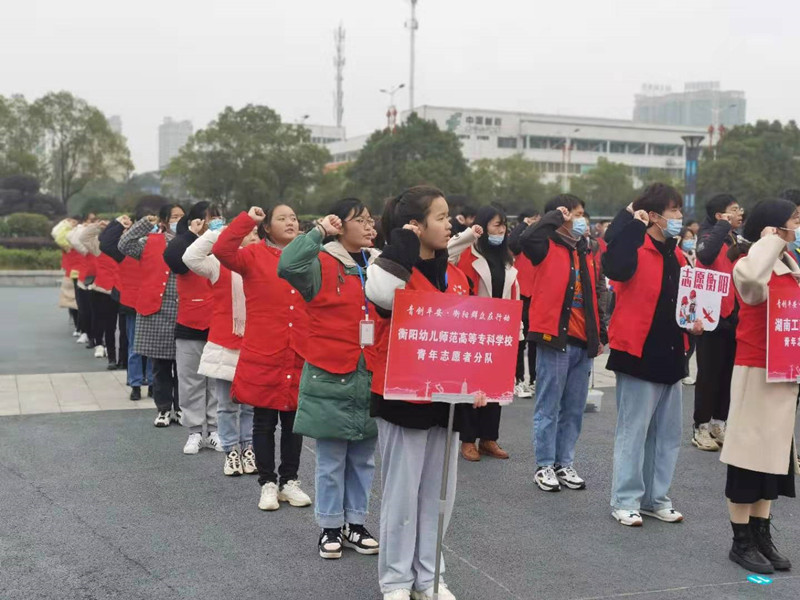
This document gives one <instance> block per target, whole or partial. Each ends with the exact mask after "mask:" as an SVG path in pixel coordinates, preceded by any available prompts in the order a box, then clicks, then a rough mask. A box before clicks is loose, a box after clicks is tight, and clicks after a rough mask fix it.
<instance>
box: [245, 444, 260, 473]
mask: <svg viewBox="0 0 800 600" xmlns="http://www.w3.org/2000/svg"><path fill="white" fill-rule="evenodd" d="M242 470H243V471H244V474H245V475H253V474H254V473H258V467H257V466H256V453H255V452H253V447H252V446H248V447H247V448H245V449H244V452H242Z"/></svg>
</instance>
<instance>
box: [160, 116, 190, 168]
mask: <svg viewBox="0 0 800 600" xmlns="http://www.w3.org/2000/svg"><path fill="white" fill-rule="evenodd" d="M193 132H194V128H193V127H192V122H191V121H174V120H173V119H172V118H171V117H164V122H163V123H162V124H161V125H159V126H158V168H159V169H163V168H164V167H166V166H167V165H168V164H169V161H171V160H172V159H173V158H175V157H176V156H178V154H179V153H180V150H181V148H183V146H184V145H185V144H186V141H187V140H188V139H189V138H190V137H191V136H192V133H193Z"/></svg>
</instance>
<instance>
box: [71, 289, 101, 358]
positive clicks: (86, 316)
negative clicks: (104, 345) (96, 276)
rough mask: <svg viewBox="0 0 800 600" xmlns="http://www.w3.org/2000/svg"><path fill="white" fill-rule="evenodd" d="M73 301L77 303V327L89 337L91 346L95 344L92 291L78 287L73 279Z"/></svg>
mask: <svg viewBox="0 0 800 600" xmlns="http://www.w3.org/2000/svg"><path fill="white" fill-rule="evenodd" d="M75 302H76V303H77V304H78V324H79V327H78V329H80V330H81V333H85V334H86V335H87V336H88V337H89V341H90V342H91V343H92V346H96V345H97V344H95V343H94V342H95V340H94V337H93V336H94V330H93V329H92V292H90V291H89V290H84V289H82V288H79V287H78V280H77V279H76V280H75Z"/></svg>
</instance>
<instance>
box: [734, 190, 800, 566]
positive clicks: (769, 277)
mask: <svg viewBox="0 0 800 600" xmlns="http://www.w3.org/2000/svg"><path fill="white" fill-rule="evenodd" d="M743 234H744V238H745V239H746V240H747V244H746V245H747V246H749V250H748V249H742V250H741V251H745V252H746V256H744V257H742V258H740V259H739V260H738V261H736V264H735V266H734V268H733V283H734V286H735V290H736V297H737V300H738V302H739V307H740V308H739V325H738V327H737V329H736V339H737V346H736V364H735V366H734V367H733V379H732V383H731V391H732V393H731V406H730V414H729V416H728V428H727V435H726V437H725V445H724V446H723V447H722V454H721V456H720V460H721V461H722V462H723V463H726V464H727V465H728V477H727V483H726V485H725V496H726V497H727V499H728V509H729V513H730V519H731V525H732V527H733V547H732V548H731V550H730V553H729V557H730V559H731V560H733V561H734V562H736V563H738V564H740V565H741V566H743V567H744V568H745V569H747V570H748V571H754V572H756V573H772V572H773V570H779V571H784V570H789V569H791V566H792V565H791V561H790V560H789V559H788V558H787V557H785V556H783V555H782V554H781V553H780V552H778V550H777V548H776V547H775V544H774V543H773V541H772V535H771V532H770V521H771V512H772V510H771V509H772V502H773V501H774V500H777V498H778V497H779V496H785V497H789V498H794V497H795V475H796V474H797V473H798V472H800V465H799V464H798V461H797V457H796V444H795V440H794V430H795V423H796V421H797V392H798V386H797V383H793V382H791V381H788V382H782V383H778V382H775V383H769V382H767V376H768V373H767V370H766V367H767V331H768V330H770V331H771V333H770V336H772V335H775V336H777V337H779V338H782V337H786V336H784V335H783V334H782V333H781V331H780V330H777V332H776V326H775V325H774V324H773V323H771V322H769V320H768V316H767V315H768V312H767V302H769V303H771V304H773V306H775V305H777V303H778V302H780V299H781V298H784V299H788V300H791V299H792V298H800V285H799V284H800V267H798V265H797V262H796V261H795V260H794V259H793V258H792V257H791V255H790V251H791V245H792V244H793V243H795V241H796V240H800V211H798V208H797V206H795V204H794V203H792V202H790V201H788V200H765V201H762V202H759V203H758V204H757V205H756V206H755V207H754V208H753V211H752V213H751V214H750V215H749V216H748V219H747V223H746V224H745V226H744V231H743ZM751 244H752V245H751ZM777 321H778V322H779V321H780V319H777ZM772 332H775V333H772ZM789 337H790V336H789ZM789 337H786V340H787V342H788V339H789ZM787 345H788V343H787ZM792 351H793V352H796V349H795V348H794V347H793V348H792ZM780 375H783V376H786V375H790V377H791V378H792V379H794V375H793V374H789V373H781V374H780Z"/></svg>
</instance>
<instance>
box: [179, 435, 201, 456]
mask: <svg viewBox="0 0 800 600" xmlns="http://www.w3.org/2000/svg"><path fill="white" fill-rule="evenodd" d="M202 446H203V434H202V433H190V434H189V439H187V440H186V444H185V445H184V446H183V453H184V454H197V453H198V452H200V448H202Z"/></svg>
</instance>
